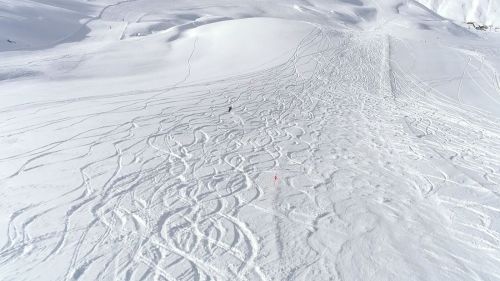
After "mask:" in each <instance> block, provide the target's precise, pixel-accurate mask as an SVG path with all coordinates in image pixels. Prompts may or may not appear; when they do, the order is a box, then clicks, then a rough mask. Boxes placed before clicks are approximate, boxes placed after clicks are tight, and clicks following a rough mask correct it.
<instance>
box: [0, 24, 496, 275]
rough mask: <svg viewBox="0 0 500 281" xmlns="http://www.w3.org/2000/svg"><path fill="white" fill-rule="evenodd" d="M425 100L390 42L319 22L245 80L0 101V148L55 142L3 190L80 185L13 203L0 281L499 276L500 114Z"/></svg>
mask: <svg viewBox="0 0 500 281" xmlns="http://www.w3.org/2000/svg"><path fill="white" fill-rule="evenodd" d="M431 93H432V89H429V88H425V87H424V86H422V83H420V82H419V81H418V79H416V78H415V77H413V76H411V75H410V74H407V73H404V72H402V71H399V70H398V66H397V63H395V62H393V61H391V59H390V40H389V39H388V38H387V37H385V36H382V35H371V36H370V35H367V34H357V33H340V32H336V31H331V30H327V29H319V28H318V29H317V30H316V31H314V32H312V33H311V34H309V35H308V36H307V37H306V38H304V40H303V41H302V42H301V43H300V45H298V46H297V49H296V52H295V54H294V55H293V56H292V57H290V59H289V60H288V61H287V62H285V63H283V64H281V65H277V66H275V67H272V68H269V69H265V70H262V71H258V72H254V73H249V74H247V75H241V76H238V77H232V78H228V79H225V80H220V81H214V82H212V83H204V84H193V85H183V84H180V85H178V86H176V87H173V88H168V89H164V90H159V91H154V92H130V93H123V94H121V95H114V96H106V95H102V96H99V97H93V98H81V99H72V100H70V99H68V100H63V101H53V102H47V103H43V104H40V103H38V104H29V103H27V104H24V105H21V106H17V107H11V108H3V109H0V115H1V116H2V118H1V119H2V120H3V121H2V127H1V131H0V133H1V137H2V138H3V139H4V140H5V141H7V140H15V139H16V138H23V137H36V135H37V134H53V135H54V137H53V141H52V142H50V143H39V144H37V146H36V147H32V148H29V149H25V150H24V151H20V152H16V153H13V154H12V155H8V156H3V157H2V159H0V169H2V171H4V172H3V173H2V175H3V179H2V180H1V183H2V186H3V188H2V190H1V191H0V194H1V197H4V198H7V199H4V200H8V199H9V192H10V190H13V189H15V188H24V189H26V188H28V189H29V190H33V192H35V191H36V190H37V187H36V183H32V184H31V185H29V184H23V183H26V182H29V181H30V180H29V179H30V177H32V176H33V175H38V177H40V175H43V176H42V177H43V179H44V180H45V182H44V183H42V184H44V185H49V186H50V184H51V181H52V180H53V181H54V182H55V181H56V180H55V178H57V179H62V178H68V179H69V178H71V180H68V182H71V183H72V184H67V185H59V186H57V183H54V184H55V185H56V187H57V190H58V191H57V193H56V194H57V195H56V196H49V197H47V198H43V199H40V200H39V201H36V202H31V203H26V204H24V205H22V204H21V202H19V203H18V205H16V204H15V203H14V202H11V204H9V205H8V206H9V207H8V209H7V210H9V215H10V216H9V219H8V226H7V233H2V234H1V235H4V236H5V237H6V239H4V240H5V241H6V242H5V244H4V245H0V272H2V275H3V278H2V279H3V280H25V279H27V278H28V277H26V276H29V275H28V273H30V272H35V271H36V270H39V269H40V268H43V267H44V268H51V269H50V270H49V272H48V273H47V274H50V278H49V279H51V280H306V279H307V280H378V279H381V280H413V279H411V278H417V279H419V278H424V279H425V278H426V277H429V276H430V277H431V278H430V279H427V280H435V279H439V278H441V280H463V279H464V278H465V276H475V277H478V278H485V279H487V278H492V279H495V278H500V261H499V260H498V257H499V256H500V249H499V242H500V233H499V232H498V231H499V230H498V222H496V219H495V217H499V213H498V212H499V211H500V209H499V208H498V207H497V206H500V205H499V204H498V203H499V197H498V195H499V194H498V191H499V190H498V187H499V183H500V163H499V158H498V155H500V127H499V126H498V124H499V123H498V120H490V119H488V118H486V117H485V115H484V114H482V113H481V112H477V111H474V110H467V111H465V110H463V109H461V108H460V107H458V106H453V104H452V103H449V102H447V101H445V100H442V99H440V98H439V97H438V96H436V95H432V94H431ZM229 105H232V107H233V110H232V111H231V112H228V106H229ZM82 108H83V109H85V110H84V111H82V110H78V109H82ZM5 171H7V172H5ZM274 177H276V178H277V180H275V178H274ZM458 189H460V190H462V191H463V190H465V192H459V191H458ZM40 190H42V192H43V189H42V188H40V189H39V191H40ZM39 191H38V192H39ZM465 195H467V196H465ZM435 222H439V224H436V223H435ZM495 223H496V224H495ZM40 229H41V230H40ZM457 245H458V246H457ZM452 249H458V250H456V251H452ZM478 249H487V251H482V252H478V251H477V250H478ZM480 253H481V254H480ZM485 253H488V254H485ZM68 257H69V258H68ZM412 257H420V258H421V259H418V263H415V262H413V261H414V260H412ZM441 265H443V266H441ZM423 269H425V270H423ZM422 272H427V274H429V275H427V276H424V275H422V274H423V273H422Z"/></svg>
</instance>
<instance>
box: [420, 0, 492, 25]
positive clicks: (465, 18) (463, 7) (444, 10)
mask: <svg viewBox="0 0 500 281" xmlns="http://www.w3.org/2000/svg"><path fill="white" fill-rule="evenodd" d="M417 1H418V2H420V3H422V4H424V5H425V6H426V7H428V8H429V9H431V10H433V11H435V12H436V13H438V14H439V15H441V16H443V17H445V18H449V19H453V20H456V21H459V22H475V23H477V24H482V25H487V26H494V27H500V1H498V0H417Z"/></svg>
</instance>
